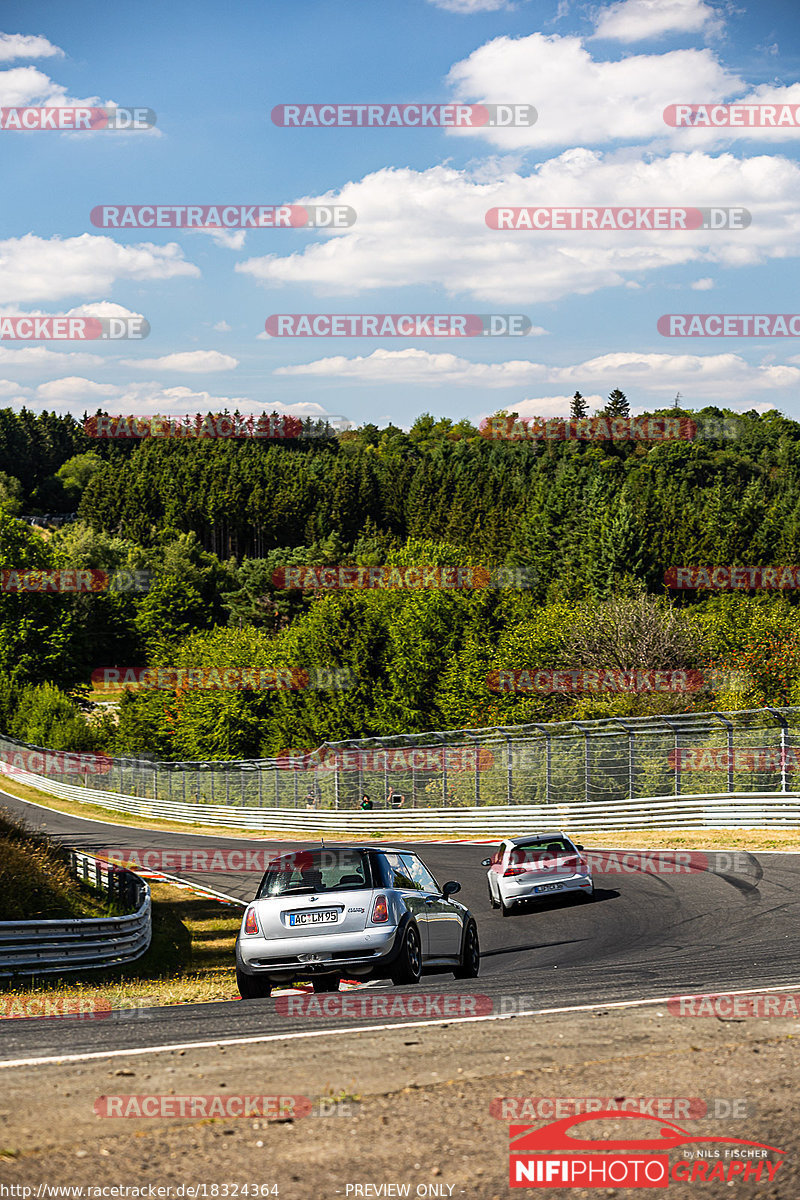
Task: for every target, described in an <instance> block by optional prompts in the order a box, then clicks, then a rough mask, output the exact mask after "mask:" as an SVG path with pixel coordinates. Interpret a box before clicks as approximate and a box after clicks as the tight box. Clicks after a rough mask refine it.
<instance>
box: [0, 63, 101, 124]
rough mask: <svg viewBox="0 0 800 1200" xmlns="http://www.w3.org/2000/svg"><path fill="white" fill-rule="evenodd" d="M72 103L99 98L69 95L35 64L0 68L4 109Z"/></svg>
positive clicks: (93, 102) (0, 98)
mask: <svg viewBox="0 0 800 1200" xmlns="http://www.w3.org/2000/svg"><path fill="white" fill-rule="evenodd" d="M73 104H76V105H89V106H94V105H98V104H100V98H99V96H86V97H84V98H82V99H76V98H74V97H71V96H69V95H68V94H67V89H66V88H65V87H63V85H62V84H60V83H56V82H55V81H54V80H52V79H51V78H50V76H49V75H45V73H44V72H43V71H40V70H39V68H38V67H11V68H10V69H9V70H7V71H0V106H2V107H4V108H27V107H29V106H31V105H38V106H42V107H45V108H49V107H54V108H59V107H62V106H63V105H73ZM51 136H52V135H51Z"/></svg>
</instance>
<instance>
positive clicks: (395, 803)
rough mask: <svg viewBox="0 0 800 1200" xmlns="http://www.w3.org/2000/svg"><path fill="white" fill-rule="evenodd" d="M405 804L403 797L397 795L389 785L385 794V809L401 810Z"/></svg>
mask: <svg viewBox="0 0 800 1200" xmlns="http://www.w3.org/2000/svg"><path fill="white" fill-rule="evenodd" d="M405 802H406V798H405V796H401V795H399V794H398V793H397V792H396V791H395V790H394V788H393V787H392V786H391V784H390V785H389V791H388V792H387V793H386V807H387V808H402V807H403V805H404V804H405Z"/></svg>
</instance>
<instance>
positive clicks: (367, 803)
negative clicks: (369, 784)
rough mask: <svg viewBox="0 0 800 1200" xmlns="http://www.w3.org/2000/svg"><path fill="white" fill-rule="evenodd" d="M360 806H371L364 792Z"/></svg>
mask: <svg viewBox="0 0 800 1200" xmlns="http://www.w3.org/2000/svg"><path fill="white" fill-rule="evenodd" d="M361 807H362V808H370V809H371V808H372V807H373V804H372V801H371V800H370V798H369V796H368V795H367V793H366V792H364V795H363V796H362V797H361Z"/></svg>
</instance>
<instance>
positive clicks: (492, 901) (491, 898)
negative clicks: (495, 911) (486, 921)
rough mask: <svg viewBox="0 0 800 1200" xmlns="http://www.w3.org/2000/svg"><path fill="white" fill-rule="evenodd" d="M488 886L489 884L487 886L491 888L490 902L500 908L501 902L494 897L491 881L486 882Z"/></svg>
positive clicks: (494, 906) (493, 906)
mask: <svg viewBox="0 0 800 1200" xmlns="http://www.w3.org/2000/svg"><path fill="white" fill-rule="evenodd" d="M486 886H487V887H488V889H489V903H490V904H491V906H492V908H499V907H500V904H499V902H498V901H497V900H495V898H494V892H493V891H492V885H491V884H490V883H489V882H488V881H487V884H486Z"/></svg>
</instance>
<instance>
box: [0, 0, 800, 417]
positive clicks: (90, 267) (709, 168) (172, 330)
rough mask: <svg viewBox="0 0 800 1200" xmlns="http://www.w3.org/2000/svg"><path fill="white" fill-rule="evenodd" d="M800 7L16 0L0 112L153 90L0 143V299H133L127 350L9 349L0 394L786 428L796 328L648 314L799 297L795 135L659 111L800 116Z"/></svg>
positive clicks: (132, 404) (19, 303)
mask: <svg viewBox="0 0 800 1200" xmlns="http://www.w3.org/2000/svg"><path fill="white" fill-rule="evenodd" d="M797 28H798V22H797V15H796V7H795V5H794V4H793V3H788V2H784V0H763V2H761V3H759V4H758V5H752V6H748V7H746V8H745V7H743V6H741V5H738V4H732V3H731V4H720V3H710V2H709V3H707V2H705V0H621V2H619V3H613V4H601V5H591V4H575V3H571V2H569V0H560V2H557V3H537V2H534V0H516V2H514V3H508V4H507V3H504V2H503V0H372V2H370V0H340V3H338V4H336V5H332V4H331V3H330V0H294V2H293V3H287V4H278V3H275V0H258V2H250V0H244V2H242V3H239V4H237V5H236V8H235V10H234V12H233V14H232V15H228V14H227V13H225V12H223V11H222V10H220V9H219V7H218V6H217V5H213V6H212V5H211V4H208V3H205V2H204V0H194V2H193V3H191V4H189V3H183V2H182V0H172V2H171V3H170V4H169V5H164V4H163V3H159V4H156V3H151V2H146V3H140V4H138V5H136V6H133V7H132V8H131V9H130V10H125V9H124V8H120V7H119V6H106V5H104V6H102V7H101V6H99V5H88V6H79V7H77V8H76V7H75V6H64V5H57V4H55V3H36V2H35V0H34V2H26V3H25V4H18V3H6V4H5V5H4V7H3V13H2V30H3V33H4V37H3V38H2V39H0V106H11V105H42V104H44V105H52V104H56V105H61V104H65V103H69V102H70V101H74V102H85V101H94V102H95V103H100V104H107V103H118V104H130V105H140V106H147V107H150V108H152V109H154V110H155V111H156V113H157V114H158V124H157V127H156V129H155V131H152V132H139V133H125V132H119V133H110V132H90V133H89V132H87V133H81V134H74V133H54V132H50V131H47V132H28V133H18V132H13V131H10V130H5V131H2V132H0V153H2V159H3V181H4V187H3V190H2V199H0V222H1V227H0V313H3V314H5V313H7V314H10V313H25V312H36V313H63V312H68V311H72V310H74V309H79V310H80V309H82V308H83V307H84V306H86V310H87V311H89V312H95V313H98V314H113V313H122V312H124V311H128V312H133V313H141V314H143V315H144V316H145V317H146V318H147V320H148V321H149V323H150V326H151V330H152V332H151V335H150V337H149V338H148V339H147V341H146V342H141V343H134V342H130V343H124V344H122V345H121V346H120V344H117V345H114V346H112V345H108V344H106V345H102V346H98V345H96V344H90V345H81V344H78V343H69V344H64V343H59V344H56V343H52V342H51V343H41V344H36V345H32V344H30V343H22V342H8V341H5V342H3V343H2V344H0V404H5V405H11V406H12V407H15V408H19V407H21V406H22V405H23V404H25V405H27V406H28V407H31V408H34V409H37V410H38V409H42V408H49V409H55V410H56V411H59V412H73V413H75V414H80V413H81V412H83V410H84V409H85V408H88V409H89V410H92V409H94V408H95V407H97V406H98V405H100V406H103V407H105V408H106V409H107V410H108V411H110V412H120V413H137V414H139V413H153V414H155V413H162V414H163V413H183V412H194V411H197V410H198V409H200V410H203V411H205V410H207V409H209V408H211V409H214V410H216V409H219V408H222V407H224V406H226V405H227V406H228V407H229V408H233V407H239V408H240V409H241V410H243V411H253V410H254V411H258V410H260V409H261V408H263V407H266V408H267V409H273V408H277V409H278V411H283V410H286V411H292V412H298V413H303V414H311V415H319V414H323V413H328V414H336V415H339V414H341V415H343V416H345V417H346V418H348V419H349V420H350V421H351V422H353V423H354V424H360V423H362V422H364V421H375V422H378V423H386V422H387V421H389V420H393V421H394V422H395V423H397V424H400V425H404V426H408V425H409V424H410V423H411V422H412V421H413V420H414V419H415V417H416V416H418V415H419V414H420V413H422V412H426V411H427V412H431V413H434V414H435V415H437V416H448V417H451V418H452V419H454V420H457V419H460V418H462V417H469V418H470V419H472V420H477V419H479V418H480V417H481V416H483V415H485V414H487V413H491V412H494V411H496V410H498V409H500V408H508V409H509V410H512V411H517V412H519V413H520V414H522V415H525V416H532V415H534V414H542V415H559V414H563V413H565V412H566V411H567V405H568V397H569V396H571V395H572V393H573V392H574V391H575V390H576V388H578V389H580V391H581V392H583V393H584V395H586V396H587V397H588V398H589V400H590V403H592V404H593V405H599V404H600V403H601V402H602V401H603V399H604V398H605V396H606V395H607V394H608V392H609V391H610V390H611V389H612V388H614V387H621V388H623V389H624V390H625V391H626V392H627V394H628V396H629V399H630V400H631V403H632V405H633V408H634V411H637V412H639V411H646V410H647V409H649V408H654V407H658V406H660V405H663V404H668V403H671V401H672V398H673V397H674V395H675V393H676V392H678V391H679V392H680V393H681V395H682V397H683V400H684V403H685V404H686V405H687V406H689V407H702V406H703V405H705V404H713V403H718V404H726V405H730V406H731V407H733V408H734V409H737V410H745V409H749V408H756V409H765V408H770V407H778V408H780V409H782V410H783V411H785V412H787V413H788V414H789V415H791V416H794V417H797V418H800V402H799V400H798V383H799V382H800V345H799V344H798V339H796V338H795V339H788V338H775V339H770V340H767V339H752V338H750V339H731V338H727V339H713V338H692V339H667V338H664V337H661V336H660V335H659V333H658V332H657V330H656V322H657V320H658V317H659V316H661V315H662V314H664V313H670V312H679V313H686V312H701V313H710V312H715V313H716V312H720V313H791V312H794V311H800V303H798V298H797V287H796V283H795V280H796V276H797V264H796V258H797V254H798V245H799V235H800V206H799V202H798V196H800V165H799V164H798V150H799V149H800V128H797V129H790V130H779V131H774V132H772V131H754V132H753V131H747V130H742V131H740V130H731V129H724V130H717V131H710V130H709V131H706V130H698V129H670V128H668V127H667V126H666V125H665V124H664V122H663V119H662V110H663V108H664V107H665V105H666V104H669V103H674V102H704V101H707V102H709V103H712V102H733V101H748V100H749V101H751V102H757V103H768V102H775V103H786V104H793V105H794V106H797V107H798V108H800V83H798V82H796V81H797V80H798V79H800V55H799V53H798V35H797ZM453 100H460V101H462V102H470V101H475V102H480V101H484V102H487V103H496V102H520V103H522V102H527V103H529V104H533V105H535V106H536V108H537V110H538V113H539V119H538V122H537V124H536V125H535V126H534V127H533V128H532V129H528V130H511V131H505V132H502V133H500V132H495V131H486V130H484V131H478V130H475V131H470V132H469V133H466V134H460V133H453V132H449V131H447V130H445V129H427V130H415V129H411V128H406V129H394V130H390V129H378V128H372V129H353V128H350V129H348V128H336V129H320V130H314V129H284V128H279V127H276V126H275V125H274V124H273V123H272V121H271V119H270V113H271V110H272V108H273V106H274V105H276V104H282V103H309V104H310V103H321V102H333V103H336V102H338V103H346V102H362V103H363V102H414V101H425V102H441V103H445V102H448V101H453ZM303 200H306V201H308V202H317V203H320V202H325V200H331V201H335V202H339V203H346V204H349V205H351V206H352V207H353V208H355V209H356V211H357V213H358V221H357V223H356V225H355V226H353V227H352V229H349V230H343V231H340V232H337V233H320V232H312V231H300V230H289V229H277V230H250V231H247V232H246V233H234V234H230V233H229V234H225V235H223V236H219V235H211V234H206V233H202V232H193V231H188V230H174V229H171V230H167V229H161V230H158V229H156V230H145V229H133V230H131V229H128V230H117V231H103V230H100V229H97V228H95V227H94V226H92V224H91V223H90V220H89V213H90V211H91V210H92V208H93V207H94V206H95V205H98V204H146V203H150V204H155V203H163V204H187V203H191V204H283V203H292V202H301V201H303ZM503 204H508V205H516V206H521V205H537V206H548V205H572V206H591V205H625V204H634V205H660V206H679V205H693V206H708V205H720V206H743V207H746V208H747V209H748V210H749V211H750V212H751V214H752V224H751V225H750V227H749V228H748V229H747V230H742V231H730V232H726V233H722V232H713V233H712V232H707V233H704V232H702V231H695V232H692V233H683V234H676V233H671V232H652V233H649V234H632V233H624V232H615V233H603V234H599V233H592V232H584V233H581V232H563V231H562V232H551V233H530V232H527V233H526V232H522V231H520V232H497V231H492V230H489V229H488V228H487V227H486V225H485V223H484V220H483V214H484V213H485V211H486V210H487V209H488V208H490V207H493V206H496V205H503ZM303 312H308V313H325V312H341V313H437V312H438V313H444V312H452V313H489V312H498V313H503V312H512V313H524V314H526V315H527V316H528V317H529V318H530V319H531V321H532V323H533V326H534V328H535V330H536V331H537V332H535V333H534V334H533V335H530V336H527V337H525V338H493V339H469V340H467V341H464V340H460V341H459V340H455V339H448V340H443V339H436V340H434V339H430V338H419V339H413V338H412V339H402V340H400V339H383V340H374V339H365V338H361V339H353V338H313V339H308V338H306V339H285V338H280V339H278V338H267V337H266V335H265V334H264V333H263V330H264V321H265V320H266V318H267V317H268V316H269V315H271V314H273V313H303Z"/></svg>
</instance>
